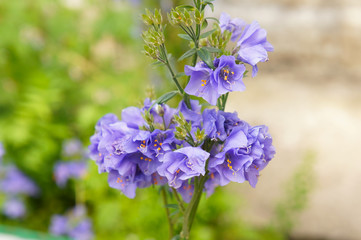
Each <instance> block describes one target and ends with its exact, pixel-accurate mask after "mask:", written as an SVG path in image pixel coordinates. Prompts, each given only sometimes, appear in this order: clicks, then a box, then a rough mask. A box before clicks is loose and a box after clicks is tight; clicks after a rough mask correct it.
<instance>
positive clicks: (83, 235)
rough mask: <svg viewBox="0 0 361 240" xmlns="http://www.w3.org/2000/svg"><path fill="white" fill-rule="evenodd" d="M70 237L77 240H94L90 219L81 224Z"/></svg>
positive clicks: (70, 233)
mask: <svg viewBox="0 0 361 240" xmlns="http://www.w3.org/2000/svg"><path fill="white" fill-rule="evenodd" d="M69 237H71V238H73V239H75V240H88V239H93V238H94V233H93V225H92V222H91V221H90V219H84V220H83V221H81V222H79V223H78V224H77V225H76V226H75V227H74V228H73V229H72V230H71V231H70V232H69Z"/></svg>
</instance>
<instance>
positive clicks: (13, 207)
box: [3, 198, 26, 219]
mask: <svg viewBox="0 0 361 240" xmlns="http://www.w3.org/2000/svg"><path fill="white" fill-rule="evenodd" d="M3 213H4V215H5V216H7V217H9V218H12V219H17V218H22V217H23V216H24V215H25V213H26V209H25V205H24V203H23V202H22V201H20V200H19V199H17V198H10V199H8V200H6V201H5V203H4V205H3Z"/></svg>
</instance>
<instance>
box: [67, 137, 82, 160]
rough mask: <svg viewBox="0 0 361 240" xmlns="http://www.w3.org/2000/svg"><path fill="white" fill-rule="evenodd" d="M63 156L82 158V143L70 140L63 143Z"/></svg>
mask: <svg viewBox="0 0 361 240" xmlns="http://www.w3.org/2000/svg"><path fill="white" fill-rule="evenodd" d="M63 155H64V156H65V157H73V158H74V157H75V158H77V157H78V158H79V157H80V158H82V157H83V156H84V149H83V144H82V142H81V141H80V140H79V139H70V140H66V141H64V143H63Z"/></svg>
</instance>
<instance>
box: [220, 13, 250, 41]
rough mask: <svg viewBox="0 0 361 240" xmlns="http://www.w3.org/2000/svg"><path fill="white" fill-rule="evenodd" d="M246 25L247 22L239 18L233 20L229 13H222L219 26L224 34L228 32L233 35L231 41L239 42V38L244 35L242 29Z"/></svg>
mask: <svg viewBox="0 0 361 240" xmlns="http://www.w3.org/2000/svg"><path fill="white" fill-rule="evenodd" d="M245 25H246V22H245V21H243V20H242V19H239V18H234V19H231V17H230V16H229V15H228V14H227V13H222V14H221V17H220V18H219V26H220V27H221V30H222V33H223V32H224V31H225V30H227V31H229V32H231V33H232V36H231V40H232V41H233V42H235V41H237V38H239V36H240V35H241V34H242V29H243V27H244V26H245Z"/></svg>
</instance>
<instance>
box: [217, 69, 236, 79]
mask: <svg viewBox="0 0 361 240" xmlns="http://www.w3.org/2000/svg"><path fill="white" fill-rule="evenodd" d="M233 75H234V72H233V71H231V69H230V68H229V67H228V66H226V67H223V68H222V69H221V72H220V73H219V77H220V78H222V79H223V80H224V81H227V82H228V81H229V80H230V78H232V76H233Z"/></svg>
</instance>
